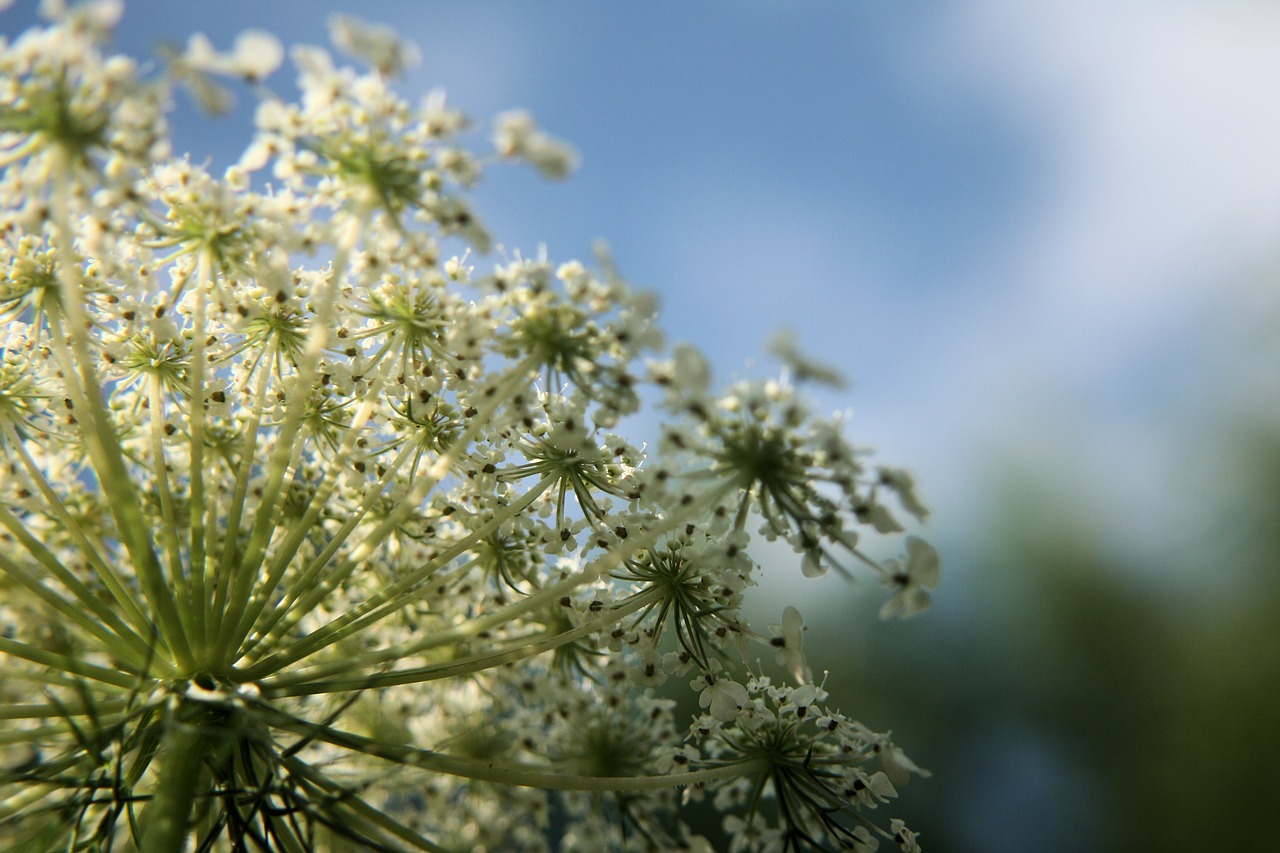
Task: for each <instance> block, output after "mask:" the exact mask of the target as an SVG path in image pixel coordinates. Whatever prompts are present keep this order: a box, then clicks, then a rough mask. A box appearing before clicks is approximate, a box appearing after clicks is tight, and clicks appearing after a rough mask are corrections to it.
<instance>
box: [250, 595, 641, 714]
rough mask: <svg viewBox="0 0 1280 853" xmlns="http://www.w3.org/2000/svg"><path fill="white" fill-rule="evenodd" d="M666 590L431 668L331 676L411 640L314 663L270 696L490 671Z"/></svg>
mask: <svg viewBox="0 0 1280 853" xmlns="http://www.w3.org/2000/svg"><path fill="white" fill-rule="evenodd" d="M662 595H663V591H662V590H660V589H650V590H646V591H645V592H642V593H640V594H639V595H637V596H636V597H635V598H633V599H631V600H630V601H628V602H626V603H625V604H623V605H619V606H617V607H613V608H611V609H610V610H609V611H608V613H607V614H606V615H604V616H600V617H599V618H596V619H592V620H591V621H590V622H584V623H583V624H581V625H579V626H578V627H576V628H571V629H570V630H568V631H562V632H559V633H554V634H550V635H547V634H541V635H539V636H538V637H537V638H534V637H527V638H521V640H518V641H516V642H517V643H518V645H517V647H516V648H514V649H510V650H508V651H497V652H494V651H490V652H484V653H481V654H475V655H468V656H467V657H462V658H454V659H453V660H450V661H447V662H445V663H439V664H431V665H428V666H421V667H415V668H413V669H400V670H393V671H391V672H383V673H372V674H370V675H362V676H354V677H350V678H346V679H342V678H336V679H329V680H325V679H326V678H327V676H329V675H332V674H334V673H340V672H353V671H360V670H361V669H364V670H366V671H367V669H368V666H372V665H373V664H374V663H381V662H385V661H386V660H394V659H396V657H398V656H403V655H409V654H415V653H416V652H417V651H418V650H417V649H416V646H417V644H416V643H414V644H409V645H407V646H405V647H400V648H397V649H395V650H384V651H383V652H376V653H374V654H373V655H370V656H368V657H371V658H379V659H381V660H378V661H374V662H370V661H368V660H366V658H364V657H362V658H356V659H353V660H346V661H335V662H333V663H331V664H327V665H325V666H320V667H314V668H312V669H310V670H304V671H302V672H300V673H297V674H296V675H285V676H281V677H280V678H276V679H269V680H267V681H264V682H263V684H262V686H263V688H264V689H266V691H267V692H268V693H270V694H274V695H283V696H302V695H311V694H316V693H343V692H350V691H355V690H372V689H379V688H384V687H394V686H398V685H402V684H421V683H423V682H426V681H436V680H438V679H441V678H456V677H462V676H467V675H474V674H475V673H477V672H482V671H484V670H486V669H493V668H494V667H497V666H502V665H503V664H508V663H515V662H516V661H521V660H528V659H529V658H532V657H536V656H537V655H540V654H542V653H544V652H548V651H551V650H552V649H557V648H560V647H561V646H563V645H566V644H568V643H572V642H573V641H574V640H580V639H582V638H583V637H587V636H590V635H591V634H594V633H596V632H598V631H601V630H603V629H605V628H608V627H609V626H611V625H615V624H617V623H618V622H619V621H621V620H622V619H625V618H626V617H627V616H629V615H631V614H632V613H635V612H636V611H637V610H641V609H643V608H644V607H646V606H648V605H649V604H650V603H651V602H652V601H653V600H654V599H656V598H660V597H661V596H662Z"/></svg>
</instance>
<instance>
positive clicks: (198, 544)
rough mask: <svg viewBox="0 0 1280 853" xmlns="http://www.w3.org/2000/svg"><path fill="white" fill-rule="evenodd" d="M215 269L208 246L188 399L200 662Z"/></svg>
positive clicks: (205, 607)
mask: <svg viewBox="0 0 1280 853" xmlns="http://www.w3.org/2000/svg"><path fill="white" fill-rule="evenodd" d="M211 265H212V251H211V250H210V248H209V247H208V246H205V247H204V249H203V251H201V252H200V259H199V261H198V262H197V267H196V269H197V272H196V282H195V311H194V314H193V317H192V330H193V334H192V342H191V347H192V352H191V369H190V373H189V376H190V379H191V388H190V392H189V397H188V400H189V402H188V405H189V406H190V411H191V415H190V417H189V419H188V420H189V421H190V424H191V450H190V457H191V512H190V515H191V544H190V546H189V553H190V555H191V580H190V584H189V585H188V590H189V594H190V601H189V602H188V610H189V612H190V613H191V614H192V618H193V622H194V624H193V625H192V627H191V636H192V637H193V638H194V642H195V644H196V656H197V657H199V658H204V657H205V656H206V655H207V654H208V650H207V648H206V646H207V645H208V637H207V633H208V632H207V628H206V625H207V624H208V620H209V608H210V605H211V601H210V599H209V595H208V592H207V582H206V578H205V572H206V567H205V554H206V553H207V548H208V547H209V546H210V545H212V543H209V542H207V541H206V539H205V536H206V532H205V531H206V526H205V513H209V515H210V517H211V518H212V516H213V513H214V512H215V511H216V507H215V505H214V504H213V503H212V502H210V505H209V506H207V507H206V506H205V496H204V428H205V410H204V399H205V393H204V376H205V367H206V364H205V354H204V353H205V344H206V341H205V338H206V331H205V300H206V298H207V291H208V284H209V282H210V281H211V279H212V273H211V271H210V270H211ZM215 527H216V524H213V523H210V524H209V525H208V529H209V530H213V529H214V528H215Z"/></svg>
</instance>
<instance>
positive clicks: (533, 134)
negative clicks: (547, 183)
mask: <svg viewBox="0 0 1280 853" xmlns="http://www.w3.org/2000/svg"><path fill="white" fill-rule="evenodd" d="M493 124H494V129H493V144H494V147H495V148H497V149H498V153H499V154H500V155H502V156H503V157H507V158H511V159H517V160H524V161H525V162H526V163H528V164H529V165H531V166H533V167H534V168H535V169H537V170H538V172H539V174H541V175H542V176H543V177H544V178H563V177H565V176H567V175H568V174H569V173H570V172H572V171H573V170H574V168H576V167H577V165H578V152H577V151H575V150H574V149H573V146H571V145H569V144H568V143H567V142H563V141H561V140H559V139H555V138H554V137H551V136H548V135H547V134H545V133H543V132H542V131H540V130H538V128H537V126H536V125H535V124H534V123H533V116H531V115H529V114H528V113H527V112H525V111H524V110H512V111H511V112H506V113H502V114H501V115H499V116H498V117H497V118H496V119H494V122H493Z"/></svg>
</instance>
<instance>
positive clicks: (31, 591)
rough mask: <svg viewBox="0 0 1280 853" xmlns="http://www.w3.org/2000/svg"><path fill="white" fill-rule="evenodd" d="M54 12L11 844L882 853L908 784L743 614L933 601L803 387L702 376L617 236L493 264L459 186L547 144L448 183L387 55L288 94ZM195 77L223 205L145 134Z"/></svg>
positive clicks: (28, 185)
mask: <svg viewBox="0 0 1280 853" xmlns="http://www.w3.org/2000/svg"><path fill="white" fill-rule="evenodd" d="M45 6H46V12H47V14H48V16H49V17H50V18H51V20H52V23H51V25H50V26H48V27H45V28H41V29H35V30H32V31H30V32H28V33H25V34H23V35H21V36H19V37H17V38H16V39H14V40H13V41H12V43H4V44H3V45H0V165H2V166H3V169H4V171H3V173H0V452H2V453H3V460H2V464H0V620H3V623H4V625H5V629H4V631H3V632H2V633H0V666H3V667H4V669H3V675H4V677H3V679H0V705H2V706H3V711H2V713H0V718H3V719H4V720H5V723H4V731H3V736H2V738H0V742H2V743H3V744H5V745H6V747H7V748H6V750H5V751H4V752H2V753H0V760H3V764H0V847H4V848H5V849H22V850H28V849H31V850H45V849H48V850H53V849H58V850H65V849H77V850H88V849H94V850H107V849H117V848H120V849H122V848H123V847H124V846H140V847H141V848H142V849H145V850H155V851H172V850H182V849H199V850H211V851H212V850H268V849H269V850H276V849H281V850H304V849H306V850H311V849H315V850H349V849H357V848H358V849H378V850H410V849H418V850H433V851H434V850H542V849H561V850H583V851H588V850H589V851H594V850H604V849H609V850H695V851H705V850H710V849H712V848H713V842H712V841H711V840H709V839H707V838H702V837H700V836H698V835H697V834H695V833H694V832H693V831H692V830H690V829H689V828H688V827H687V826H686V825H684V823H683V822H682V820H681V810H682V807H683V805H682V804H683V803H685V802H687V801H689V800H691V799H698V798H704V799H705V800H707V801H708V802H710V803H711V804H712V805H713V806H715V807H717V808H719V809H721V810H723V811H724V812H725V815H726V817H725V819H724V829H725V830H726V832H728V833H729V835H730V836H732V837H731V839H730V840H729V841H728V842H727V844H728V845H729V846H730V847H731V849H734V850H773V849H791V850H799V849H810V848H812V849H830V848H832V847H840V848H843V849H859V850H870V849H874V847H875V845H876V844H877V843H878V842H879V841H880V840H886V841H891V842H893V843H896V844H898V845H899V846H900V847H902V849H905V850H914V849H916V846H915V845H916V844H917V842H916V836H915V834H914V833H912V832H911V831H910V830H908V829H907V828H906V827H904V826H902V825H901V822H900V821H897V820H890V822H889V823H887V825H886V824H885V822H884V821H880V820H873V819H872V817H873V816H872V815H871V812H872V811H873V810H875V809H878V808H881V807H883V806H885V805H886V804H887V803H889V802H891V801H892V800H893V798H894V797H896V796H897V792H898V788H899V787H900V786H901V785H902V784H903V783H904V782H905V781H906V780H907V778H909V777H910V776H912V775H923V774H924V771H921V770H919V768H917V767H916V765H915V764H913V763H912V762H911V760H910V759H908V758H907V757H906V755H905V754H904V753H903V752H902V750H901V749H900V748H899V747H897V746H896V745H895V744H893V743H892V742H891V741H890V740H889V739H888V738H887V737H885V736H883V735H880V734H877V733H874V732H871V731H870V730H868V729H866V728H865V727H863V726H861V725H860V724H858V723H857V722H855V721H853V720H851V719H850V718H848V717H846V716H844V715H843V714H842V713H840V712H839V711H838V710H837V709H835V708H834V707H833V706H832V703H831V702H830V697H829V696H828V694H827V691H826V689H825V688H824V687H823V686H822V684H821V683H818V684H815V683H814V678H813V674H812V670H811V669H810V667H809V662H808V660H807V656H806V652H805V649H804V648H803V646H802V637H803V635H804V632H805V623H804V619H803V617H802V616H801V614H800V612H799V611H798V610H797V609H795V608H794V607H787V608H785V609H784V610H783V613H782V618H781V623H780V624H779V625H776V626H772V631H771V633H766V634H761V633H758V632H757V631H756V630H754V629H753V628H752V626H751V625H750V624H748V620H747V619H746V617H745V616H744V615H743V601H744V599H745V598H746V596H748V595H749V594H750V591H751V588H752V587H753V586H754V585H755V583H756V581H757V579H758V578H759V576H760V573H761V572H762V571H764V570H766V569H767V570H769V571H774V570H775V566H774V563H776V562H778V561H777V559H776V555H773V554H770V555H769V557H768V564H767V565H762V561H763V560H764V559H765V557H764V556H763V554H764V553H766V552H762V551H761V549H760V546H761V544H762V543H767V542H769V541H773V540H777V541H779V542H783V543H785V544H786V545H787V546H789V547H790V548H791V550H792V551H793V552H794V554H795V560H794V561H793V562H794V563H796V564H797V566H791V567H789V566H786V565H783V566H777V567H776V570H782V571H791V570H794V568H796V567H798V568H799V569H800V572H801V574H804V575H810V576H813V575H819V574H823V573H824V572H827V571H828V570H831V569H834V570H835V571H836V572H837V573H839V574H843V575H847V576H852V575H854V574H855V572H856V570H857V568H858V566H859V565H861V566H862V567H863V570H866V569H867V568H869V569H870V571H871V572H873V573H875V574H876V575H878V576H879V577H880V578H881V579H882V580H883V581H884V582H885V583H886V584H887V585H888V586H889V587H890V597H889V599H888V601H887V602H886V604H885V605H884V610H883V615H897V614H901V615H904V616H910V615H913V614H915V613H917V612H919V611H920V610H921V609H923V607H924V606H925V605H926V604H927V603H928V593H929V591H930V590H932V589H933V587H934V586H935V585H936V583H937V579H938V559H937V554H936V552H934V551H933V549H932V548H931V547H929V546H928V545H926V544H925V543H924V542H923V540H920V539H918V538H916V537H908V538H907V540H906V556H905V558H902V559H898V560H889V561H885V562H883V563H882V562H878V561H876V560H875V559H873V558H872V557H870V556H868V555H867V554H865V553H864V552H863V551H862V550H861V547H860V545H859V541H858V536H859V532H860V530H861V529H866V528H868V527H870V528H874V529H876V530H879V531H887V530H897V529H900V527H901V525H900V524H899V523H898V521H897V519H896V518H895V516H894V515H893V512H892V511H891V510H890V509H889V508H888V507H887V506H886V504H885V503H884V502H883V500H882V497H883V496H884V495H886V494H888V495H895V494H896V504H897V505H899V506H901V508H902V509H904V510H905V511H906V512H907V513H909V514H911V515H913V516H916V517H921V516H923V515H924V509H923V507H922V506H921V504H920V502H919V500H918V498H917V497H916V495H915V491H914V484H913V482H912V480H911V478H910V477H909V476H908V475H907V474H906V473H905V472H904V471H902V470H901V469H897V468H888V467H881V468H877V469H874V470H872V469H869V468H868V467H867V462H866V453H865V451H862V450H855V449H854V448H853V446H852V445H850V444H849V442H848V441H847V440H846V438H845V434H844V433H845V426H844V424H843V423H841V422H839V421H838V420H837V421H833V420H827V419H823V418H819V417H815V416H814V415H813V414H812V413H811V412H810V410H809V408H808V404H807V403H806V402H805V400H804V399H803V398H802V396H801V395H800V394H799V392H798V391H797V388H796V385H797V384H800V383H803V382H806V381H811V380H818V381H826V382H831V381H832V380H833V378H834V377H833V375H829V373H828V371H827V369H826V368H823V367H822V366H821V365H818V364H817V363H816V362H812V361H811V360H808V359H806V358H804V357H803V356H801V355H800V354H799V352H798V350H797V348H796V346H795V344H794V342H789V341H784V342H783V343H782V344H780V345H779V347H778V352H779V355H780V356H781V357H782V358H783V360H784V361H785V362H786V363H787V365H788V368H787V372H786V373H785V374H784V376H783V378H781V379H777V380H768V381H750V380H744V381H742V382H740V383H738V384H736V385H733V386H731V387H729V388H727V389H725V388H719V387H717V386H716V384H715V382H714V381H713V376H712V372H711V369H710V366H709V365H708V363H707V361H706V359H705V358H703V357H702V356H701V355H700V354H699V353H698V352H697V350H696V349H695V348H694V347H692V346H690V345H688V344H680V345H677V346H675V347H673V348H671V349H670V350H668V349H666V348H665V343H664V341H663V338H662V335H661V333H660V331H659V329H658V326H657V321H656V308H655V301H654V299H653V298H652V297H651V296H649V295H647V294H644V293H641V292H637V291H634V290H632V289H631V288H630V287H629V286H628V285H627V284H626V283H625V282H624V281H623V279H622V277H621V276H620V275H619V273H618V272H617V270H616V269H615V268H614V265H613V263H612V261H611V260H610V258H609V255H608V252H607V250H605V249H603V248H601V249H600V250H599V252H598V258H597V261H596V263H595V264H592V265H588V264H584V263H582V262H579V261H576V260H569V261H563V262H556V261H553V260H552V259H551V258H550V256H549V253H548V252H547V251H545V250H538V251H537V252H535V253H532V254H526V253H521V252H519V251H516V250H511V251H508V252H504V253H502V254H501V256H500V257H498V258H496V259H493V260H492V261H490V260H487V259H485V258H484V257H483V255H484V253H485V252H486V251H487V249H488V246H489V243H490V241H489V238H488V235H487V233H486V232H485V230H484V229H483V227H482V226H481V225H480V223H479V220H478V218H477V215H476V214H475V213H474V212H473V210H472V208H471V204H470V201H469V198H468V191H469V190H470V188H471V187H472V186H474V185H475V183H476V181H477V180H478V179H479V177H480V175H481V173H482V171H483V169H484V168H485V166H486V165H488V164H492V163H495V162H498V161H500V160H504V159H505V160H515V161H523V162H525V163H528V164H530V165H532V166H533V167H534V168H535V169H536V170H538V171H539V172H541V173H543V174H544V175H546V176H548V177H553V178H558V177H563V176H564V175H566V174H567V173H568V172H569V171H570V170H571V168H572V166H573V165H574V163H575V162H576V154H575V153H574V152H573V150H572V149H571V148H570V147H568V146H567V145H566V144H564V143H562V142H560V141H559V140H557V139H555V138H553V137H552V136H550V135H548V134H546V133H545V132H544V131H542V130H540V129H538V127H537V125H536V124H535V123H534V121H533V119H532V118H531V117H529V116H528V115H527V114H526V113H523V112H511V113H506V114H504V115H502V116H500V117H499V118H498V119H497V121H496V123H495V125H494V134H493V140H492V141H493V143H494V145H495V151H494V152H492V153H491V154H486V155H478V154H475V153H473V152H472V150H471V149H470V147H468V145H466V144H464V141H463V135H464V134H465V132H466V130H467V128H468V123H467V121H466V120H465V118H464V117H463V116H462V115H461V114H460V113H458V112H457V111H455V110H453V109H452V108H451V107H449V106H447V105H446V102H445V99H444V97H443V95H442V94H440V93H438V92H436V93H432V94H431V95H429V96H428V97H427V98H426V99H424V100H423V101H422V102H421V103H420V104H419V105H418V106H414V105H412V104H411V103H410V102H408V101H406V100H405V99H404V98H402V97H401V96H400V95H399V94H397V93H396V91H395V90H394V89H392V88H391V86H390V85H389V82H388V78H390V77H391V76H394V75H395V74H396V73H398V72H399V71H401V70H402V69H403V68H404V67H405V66H406V65H407V64H410V63H411V62H412V61H413V59H414V58H415V57H416V55H417V54H416V49H414V48H412V47H410V46H409V45H406V44H405V43H404V42H402V41H401V40H400V39H399V38H398V37H396V35H395V34H394V32H392V31H390V30H388V29H386V28H382V27H376V26H371V25H368V24H364V23H362V22H359V21H355V20H354V19H350V18H344V17H335V18H334V19H333V20H332V21H331V29H332V34H333V39H334V41H335V42H336V43H337V46H338V48H339V49H340V50H342V51H343V52H345V53H348V54H352V55H354V56H356V57H357V58H358V59H360V60H361V61H362V62H364V63H365V64H366V65H367V66H369V67H371V70H365V71H357V70H353V69H351V68H348V67H344V66H341V65H339V64H338V63H336V62H335V61H334V59H333V58H332V57H331V56H330V54H329V53H328V52H326V51H325V50H323V49H321V48H317V47H307V48H295V49H294V50H293V51H292V52H291V54H290V56H291V57H292V60H293V64H294V67H295V68H296V70H297V72H298V87H299V92H300V94H299V97H298V99H297V100H296V101H295V102H285V101H283V100H279V99H277V98H276V97H275V96H274V95H271V94H270V92H269V91H268V90H267V89H266V88H265V87H264V85H262V83H263V80H264V78H266V77H267V76H268V75H270V74H271V73H272V72H273V71H274V70H275V67H276V65H278V64H279V62H280V61H281V59H282V57H283V56H284V51H283V48H282V47H281V46H280V45H279V44H278V43H277V42H276V41H275V40H274V38H273V37H271V36H269V35H266V34H264V33H261V32H258V31H253V30H249V31H246V32H245V33H244V34H242V35H241V36H240V37H238V38H237V39H236V40H235V41H234V42H233V44H232V45H231V47H230V48H229V49H226V50H224V49H222V48H220V47H217V46H215V45H214V44H213V43H212V42H210V41H209V40H207V39H205V38H204V37H202V36H195V37H193V38H192V39H191V40H190V41H189V42H188V43H187V45H186V47H185V49H181V50H178V49H174V50H171V51H170V53H169V55H168V56H167V57H166V58H167V63H166V64H164V65H162V66H160V68H161V69H162V70H159V71H156V70H155V69H154V68H153V67H152V66H149V65H139V64H137V63H135V62H133V61H132V60H129V59H126V58H122V57H118V56H109V55H106V54H104V52H103V44H104V41H105V39H106V37H107V36H108V35H109V33H110V30H111V28H112V27H113V26H114V23H115V19H116V18H117V17H118V13H119V7H118V4H114V3H109V2H97V3H93V4H89V5H86V6H81V7H77V8H75V9H68V8H66V7H65V5H64V4H63V3H61V2H46V4H45ZM148 75H151V76H148ZM215 76H221V77H226V76H231V77H238V78H243V80H244V81H246V82H247V83H248V84H249V88H250V89H251V90H252V91H254V92H255V93H256V94H257V95H258V96H260V97H262V98H263V99H264V100H263V101H262V102H261V103H260V105H259V107H258V109H257V112H256V121H257V133H256V135H255V138H254V139H253V140H252V142H251V143H250V144H249V146H248V148H247V150H246V151H245V154H244V155H243V157H242V158H241V160H240V162H239V163H237V164H236V165H235V166H233V167H231V168H229V169H227V170H225V171H224V172H222V173H221V174H217V173H214V172H213V171H211V170H210V169H209V168H208V167H206V166H202V165H199V161H198V160H192V159H190V158H174V157H172V156H170V155H169V149H168V140H167V137H166V135H165V126H164V120H163V118H164V110H165V108H166V107H167V106H168V105H169V103H170V101H171V99H170V97H169V90H170V88H171V87H172V86H174V85H184V86H187V87H188V88H190V89H191V90H192V91H194V92H195V93H196V95H197V97H198V98H199V99H200V100H201V101H203V102H204V103H205V105H206V106H208V107H218V106H219V105H222V104H225V101H224V100H222V96H221V95H220V94H219V92H220V91H221V90H219V89H217V88H215V87H216V86H217V85H218V84H215V83H214V82H213V81H212V78H213V77H215ZM495 154H496V156H494V155H495ZM793 383H795V384H793ZM655 400H661V403H660V405H661V406H664V407H665V411H666V413H667V415H668V416H669V417H668V420H667V423H666V424H665V425H664V426H663V428H662V430H661V433H660V436H659V439H658V440H657V441H655V442H653V444H652V445H650V444H648V443H645V442H642V441H636V440H633V439H630V438H628V437H627V436H626V435H624V433H625V429H624V427H625V425H626V424H627V423H628V421H627V420H626V418H627V416H629V415H633V414H635V413H636V412H638V411H640V410H641V409H642V408H643V407H644V405H645V404H646V401H655ZM781 562H783V563H786V562H787V561H786V560H783V561H781ZM814 649H815V646H814V644H813V643H810V647H809V654H810V655H814V656H815V657H816V656H817V655H819V654H821V647H820V646H817V647H816V649H817V652H816V654H815V652H814ZM774 659H776V661H777V663H778V664H780V665H781V667H782V670H780V671H782V672H784V675H783V676H782V678H783V679H785V680H784V681H774V680H771V679H770V677H768V676H767V675H765V674H764V670H763V669H762V667H765V666H772V665H773V662H774ZM751 667H755V670H754V673H753V670H752V669H751ZM658 689H662V690H664V691H668V693H669V695H667V694H659V693H657V692H656V691H657V690H658ZM682 697H683V698H685V699H687V700H688V701H689V706H688V707H695V706H696V707H698V708H700V709H701V711H702V713H699V714H698V716H697V717H696V718H695V719H694V720H693V722H692V724H691V725H690V724H689V721H688V719H687V717H686V718H682V717H681V715H680V713H679V712H678V711H677V708H678V707H679V706H678V705H677V702H676V700H677V699H678V698H682ZM686 713H687V712H686ZM131 836H132V837H131Z"/></svg>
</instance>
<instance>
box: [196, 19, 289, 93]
mask: <svg viewBox="0 0 1280 853" xmlns="http://www.w3.org/2000/svg"><path fill="white" fill-rule="evenodd" d="M182 61H183V63H185V64H186V65H187V66H188V67H190V68H194V69H196V70H197V71H204V72H207V73H210V74H225V75H227V76H231V77H244V78H245V79H247V80H251V81H257V80H263V79H265V78H267V77H269V76H270V75H271V74H272V72H274V71H275V70H276V69H277V68H279V67H280V64H281V63H282V62H284V48H283V47H282V46H281V44H280V40H279V39H277V38H276V37H275V36H273V35H272V34H271V33H268V32H265V31H264V30H245V31H244V32H242V33H240V35H238V36H236V39H235V41H234V42H233V43H232V46H231V52H230V53H219V52H218V51H217V50H215V49H214V47H213V43H212V42H210V41H209V39H208V38H207V37H206V36H205V35H204V33H195V34H194V35H192V36H191V37H190V38H189V39H187V49H186V51H185V52H184V53H183V54H182Z"/></svg>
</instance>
